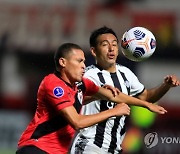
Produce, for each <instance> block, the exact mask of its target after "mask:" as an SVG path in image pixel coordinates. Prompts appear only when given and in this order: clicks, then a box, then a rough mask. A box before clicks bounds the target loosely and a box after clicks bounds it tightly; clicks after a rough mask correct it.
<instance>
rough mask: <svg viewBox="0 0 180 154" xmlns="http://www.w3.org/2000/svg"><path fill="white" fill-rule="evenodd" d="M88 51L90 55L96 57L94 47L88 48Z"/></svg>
mask: <svg viewBox="0 0 180 154" xmlns="http://www.w3.org/2000/svg"><path fill="white" fill-rule="evenodd" d="M90 51H91V54H92V55H93V56H94V57H96V51H95V48H94V47H91V48H90Z"/></svg>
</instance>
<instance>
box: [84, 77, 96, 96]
mask: <svg viewBox="0 0 180 154" xmlns="http://www.w3.org/2000/svg"><path fill="white" fill-rule="evenodd" d="M83 83H84V85H85V95H86V96H91V95H94V94H95V93H97V92H98V90H99V87H98V86H97V85H95V84H94V82H92V81H91V80H89V79H87V78H83Z"/></svg>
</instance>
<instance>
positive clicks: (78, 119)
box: [60, 103, 130, 130]
mask: <svg viewBox="0 0 180 154" xmlns="http://www.w3.org/2000/svg"><path fill="white" fill-rule="evenodd" d="M60 114H61V115H62V116H63V117H64V118H65V119H66V120H67V121H68V122H69V124H70V125H71V126H72V127H73V128H74V129H76V130H78V129H81V128H85V127H89V126H92V125H94V124H96V123H99V122H102V121H104V120H106V119H108V118H109V117H112V116H122V115H129V114H130V108H129V106H128V105H127V104H124V103H122V104H118V105H116V106H115V107H114V108H112V109H109V110H106V111H103V112H100V113H97V114H93V115H80V114H78V113H77V111H76V109H75V108H74V106H69V107H66V108H64V109H62V110H60Z"/></svg>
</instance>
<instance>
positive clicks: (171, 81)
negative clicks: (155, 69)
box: [164, 75, 180, 87]
mask: <svg viewBox="0 0 180 154" xmlns="http://www.w3.org/2000/svg"><path fill="white" fill-rule="evenodd" d="M164 83H165V84H167V85H168V86H170V87H176V86H179V85H180V80H179V79H178V78H177V77H176V75H167V76H166V77H165V78H164Z"/></svg>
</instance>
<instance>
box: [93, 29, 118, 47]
mask: <svg viewBox="0 0 180 154" xmlns="http://www.w3.org/2000/svg"><path fill="white" fill-rule="evenodd" d="M102 34H112V35H114V36H115V37H116V39H117V41H118V37H117V35H116V33H115V32H114V31H113V30H112V29H111V28H108V27H106V26H103V27H101V28H98V29H96V30H94V31H93V32H92V33H91V35H90V38H89V44H90V47H96V46H97V44H98V40H97V39H98V37H99V36H100V35H102Z"/></svg>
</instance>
